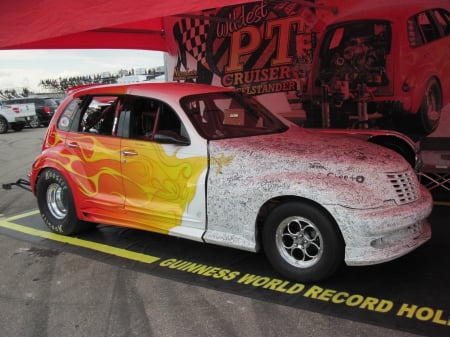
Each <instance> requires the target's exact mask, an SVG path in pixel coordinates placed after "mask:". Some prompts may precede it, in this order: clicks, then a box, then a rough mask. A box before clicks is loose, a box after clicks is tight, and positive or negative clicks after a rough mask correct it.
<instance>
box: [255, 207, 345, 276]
mask: <svg viewBox="0 0 450 337" xmlns="http://www.w3.org/2000/svg"><path fill="white" fill-rule="evenodd" d="M262 240H263V246H264V251H265V254H266V256H267V259H268V260H269V262H270V263H271V264H272V266H273V267H274V268H275V269H276V270H277V271H278V272H279V273H280V274H282V275H283V276H285V277H287V278H289V279H293V280H296V281H299V282H312V281H320V280H323V279H325V278H327V277H329V276H330V275H332V274H333V273H334V272H336V270H337V269H338V268H339V267H340V265H341V264H342V262H343V260H344V242H343V239H342V236H341V234H340V232H339V230H338V229H337V225H336V224H335V222H334V221H333V220H332V219H330V217H329V216H328V215H327V214H325V212H324V211H323V210H321V209H320V208H318V207H316V206H313V205H311V204H309V203H305V202H287V203H284V204H282V205H280V206H278V207H277V208H275V209H274V210H273V211H272V212H271V213H270V214H269V216H268V217H267V220H266V222H265V223H264V227H263V232H262Z"/></svg>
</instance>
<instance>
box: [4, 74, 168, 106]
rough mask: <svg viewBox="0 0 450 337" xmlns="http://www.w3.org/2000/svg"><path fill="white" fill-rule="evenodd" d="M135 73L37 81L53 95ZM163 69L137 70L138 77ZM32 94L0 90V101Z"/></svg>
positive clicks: (17, 90)
mask: <svg viewBox="0 0 450 337" xmlns="http://www.w3.org/2000/svg"><path fill="white" fill-rule="evenodd" d="M135 73H136V71H135V70H134V69H129V70H124V69H122V70H119V71H118V72H117V73H114V74H112V73H109V72H105V73H102V74H95V75H81V76H69V77H59V78H48V79H43V80H40V81H39V87H41V88H42V89H44V90H47V91H49V92H53V93H64V92H66V90H67V89H69V88H72V87H75V86H80V85H86V84H110V83H117V79H118V78H119V77H122V76H130V75H134V74H135ZM163 73H164V71H163V67H158V68H150V69H139V75H147V77H148V78H150V79H151V78H154V77H156V76H159V75H161V74H163ZM31 94H34V92H33V91H31V90H30V89H28V88H21V89H3V90H1V89H0V99H10V98H16V97H27V96H29V95H31Z"/></svg>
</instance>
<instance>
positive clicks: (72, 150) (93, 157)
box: [58, 97, 125, 219]
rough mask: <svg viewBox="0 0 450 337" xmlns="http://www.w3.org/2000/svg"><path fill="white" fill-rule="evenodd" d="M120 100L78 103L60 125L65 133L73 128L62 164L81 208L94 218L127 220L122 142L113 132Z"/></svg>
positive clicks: (76, 101)
mask: <svg viewBox="0 0 450 337" xmlns="http://www.w3.org/2000/svg"><path fill="white" fill-rule="evenodd" d="M116 99H117V97H108V98H107V99H105V98H100V97H86V98H84V99H83V100H81V99H76V100H74V101H73V102H71V103H70V104H69V105H68V106H67V108H66V109H65V111H64V112H63V114H62V117H61V118H60V120H59V122H58V123H59V127H60V128H61V129H64V128H67V129H69V128H70V130H69V132H66V133H65V134H66V137H65V150H66V151H67V152H66V153H64V156H63V159H62V161H64V165H65V168H66V172H68V174H69V175H70V178H71V180H72V181H73V182H74V185H75V186H76V188H75V191H74V194H75V197H76V200H77V207H79V208H80V209H81V210H82V212H85V213H86V214H89V215H91V216H94V217H95V216H100V217H102V218H110V219H115V218H121V217H123V210H124V200H125V194H124V189H123V184H122V177H121V167H120V138H118V137H116V136H114V135H113V131H112V125H113V119H114V109H115V100H116ZM100 100H105V102H103V103H101V102H100ZM77 106H81V107H80V108H77ZM77 109H78V110H79V111H78V112H76V110H77Z"/></svg>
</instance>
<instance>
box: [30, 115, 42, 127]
mask: <svg viewBox="0 0 450 337" xmlns="http://www.w3.org/2000/svg"><path fill="white" fill-rule="evenodd" d="M40 124H41V123H40V121H39V117H37V116H33V117H32V118H31V120H30V126H31V127H32V128H37V127H38V126H39V125H40Z"/></svg>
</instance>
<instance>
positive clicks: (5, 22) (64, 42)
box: [0, 0, 250, 51]
mask: <svg viewBox="0 0 450 337" xmlns="http://www.w3.org/2000/svg"><path fill="white" fill-rule="evenodd" d="M246 2H250V1H249V0H208V1H204V0H165V1H162V0H126V1H124V0H109V1H99V0H77V1H72V2H71V1H64V0H45V1H36V0H15V1H1V2H0V15H1V20H0V32H1V33H0V49H92V48H95V49H144V50H159V51H166V50H167V47H166V43H165V40H164V34H165V32H164V30H163V18H164V17H167V16H172V15H181V14H188V13H195V12H198V11H201V10H204V9H206V8H218V7H223V6H228V5H235V4H239V3H246Z"/></svg>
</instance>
